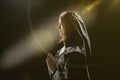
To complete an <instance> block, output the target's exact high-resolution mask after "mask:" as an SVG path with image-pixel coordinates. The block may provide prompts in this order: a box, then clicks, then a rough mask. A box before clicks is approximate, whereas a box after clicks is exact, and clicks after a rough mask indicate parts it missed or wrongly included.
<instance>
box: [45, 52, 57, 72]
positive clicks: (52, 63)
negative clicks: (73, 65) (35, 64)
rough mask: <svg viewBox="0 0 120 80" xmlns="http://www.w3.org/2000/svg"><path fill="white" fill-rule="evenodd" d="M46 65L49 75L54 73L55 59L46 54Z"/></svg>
mask: <svg viewBox="0 0 120 80" xmlns="http://www.w3.org/2000/svg"><path fill="white" fill-rule="evenodd" d="M46 63H47V66H48V70H49V71H50V72H51V73H54V71H55V70H56V62H55V58H54V57H53V55H52V54H51V53H48V55H47V59H46Z"/></svg>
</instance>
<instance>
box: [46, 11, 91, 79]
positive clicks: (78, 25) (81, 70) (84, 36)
mask: <svg viewBox="0 0 120 80" xmlns="http://www.w3.org/2000/svg"><path fill="white" fill-rule="evenodd" d="M58 31H59V34H60V37H61V39H60V43H63V46H62V48H61V49H59V50H58V52H57V54H56V55H55V56H54V57H53V56H52V54H50V53H48V56H47V59H46V63H47V66H48V70H49V73H50V76H51V80H90V76H89V71H88V66H87V57H88V56H90V55H91V48H90V41H89V37H88V33H87V30H86V28H85V25H84V22H83V20H82V19H81V17H80V16H79V14H78V13H77V12H72V11H66V12H63V13H62V14H61V15H60V17H59V26H58Z"/></svg>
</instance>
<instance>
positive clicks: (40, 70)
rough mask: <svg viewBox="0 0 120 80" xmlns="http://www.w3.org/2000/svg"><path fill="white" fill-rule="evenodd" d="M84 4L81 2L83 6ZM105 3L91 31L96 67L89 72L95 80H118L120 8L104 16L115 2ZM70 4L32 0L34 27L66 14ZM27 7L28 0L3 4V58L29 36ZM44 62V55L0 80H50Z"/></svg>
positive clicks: (1, 72) (0, 75)
mask: <svg viewBox="0 0 120 80" xmlns="http://www.w3.org/2000/svg"><path fill="white" fill-rule="evenodd" d="M71 1H72V0H71ZM85 1H87V0H85ZM85 1H83V0H81V2H83V3H84V2H85ZM91 1H94V0H91ZM105 1H107V0H104V1H103V2H102V3H101V4H100V5H99V7H98V15H97V18H96V22H95V23H94V24H93V25H92V27H91V28H89V29H88V33H89V36H90V39H91V44H92V53H93V56H92V57H91V59H90V62H91V64H92V65H94V66H92V67H91V69H90V72H91V73H90V74H91V78H92V80H119V79H120V77H119V74H120V63H119V61H120V58H119V56H120V50H119V49H120V48H119V45H120V9H119V7H118V9H115V10H113V11H112V12H111V13H110V14H109V15H105V12H106V9H107V8H108V6H109V3H110V1H112V0H109V2H108V3H106V2H105ZM67 2H68V1H67V0H59V1H57V0H32V4H31V6H32V12H31V14H32V21H33V26H34V25H35V24H37V23H39V22H40V21H44V19H45V18H47V17H49V16H51V14H53V13H55V12H57V11H58V12H59V11H62V10H65V8H66V5H67ZM77 2H80V1H79V0H73V5H74V3H77ZM28 6H29V0H1V1H0V58H1V55H2V54H3V53H2V52H3V51H4V50H6V49H7V48H8V47H9V46H10V45H12V44H13V43H15V42H16V41H17V40H19V39H20V38H21V37H22V36H24V35H26V34H28V33H30V29H29V26H28ZM106 16H107V17H106ZM45 58H46V55H43V56H40V57H36V58H33V59H31V60H29V61H27V62H25V63H23V64H22V65H20V66H18V67H15V68H12V69H10V70H2V69H0V80H29V79H30V80H48V79H49V77H48V73H47V67H46V64H45Z"/></svg>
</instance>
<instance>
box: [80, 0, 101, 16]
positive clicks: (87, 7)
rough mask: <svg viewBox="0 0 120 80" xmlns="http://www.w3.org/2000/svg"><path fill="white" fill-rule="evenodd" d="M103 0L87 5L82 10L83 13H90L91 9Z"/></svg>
mask: <svg viewBox="0 0 120 80" xmlns="http://www.w3.org/2000/svg"><path fill="white" fill-rule="evenodd" d="M101 1H102V0H97V1H95V2H93V3H91V4H89V5H88V6H86V7H85V8H84V10H83V11H82V14H85V13H88V12H90V11H92V10H93V9H94V8H95V7H96V6H97V5H98V4H99V3H100V2H101Z"/></svg>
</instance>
